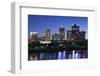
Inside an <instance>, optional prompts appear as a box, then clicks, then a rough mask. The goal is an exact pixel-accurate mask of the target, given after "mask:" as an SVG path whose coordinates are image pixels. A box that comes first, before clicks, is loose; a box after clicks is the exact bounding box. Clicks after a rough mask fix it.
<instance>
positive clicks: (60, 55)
mask: <svg viewBox="0 0 100 76" xmlns="http://www.w3.org/2000/svg"><path fill="white" fill-rule="evenodd" d="M87 57H88V52H87V51H86V50H83V51H82V50H72V51H65V50H63V51H59V52H42V53H37V54H36V53H33V54H31V55H29V60H55V59H60V60H61V59H83V58H87Z"/></svg>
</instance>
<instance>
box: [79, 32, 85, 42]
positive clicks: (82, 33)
mask: <svg viewBox="0 0 100 76" xmlns="http://www.w3.org/2000/svg"><path fill="white" fill-rule="evenodd" d="M85 33H86V32H85V31H80V40H85Z"/></svg>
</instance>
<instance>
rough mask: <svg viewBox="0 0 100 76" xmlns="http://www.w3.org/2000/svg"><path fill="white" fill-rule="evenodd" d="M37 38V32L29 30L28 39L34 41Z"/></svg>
mask: <svg viewBox="0 0 100 76" xmlns="http://www.w3.org/2000/svg"><path fill="white" fill-rule="evenodd" d="M37 39H38V32H30V40H31V41H36V40H37Z"/></svg>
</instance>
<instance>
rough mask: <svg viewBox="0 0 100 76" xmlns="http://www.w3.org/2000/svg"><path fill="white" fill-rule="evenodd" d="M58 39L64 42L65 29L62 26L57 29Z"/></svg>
mask: <svg viewBox="0 0 100 76" xmlns="http://www.w3.org/2000/svg"><path fill="white" fill-rule="evenodd" d="M59 38H60V40H65V28H64V26H63V25H61V27H60V28H59Z"/></svg>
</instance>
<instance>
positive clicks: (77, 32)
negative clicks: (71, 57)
mask: <svg viewBox="0 0 100 76" xmlns="http://www.w3.org/2000/svg"><path fill="white" fill-rule="evenodd" d="M79 36H80V30H79V26H78V25H77V24H74V25H73V26H72V40H79Z"/></svg>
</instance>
